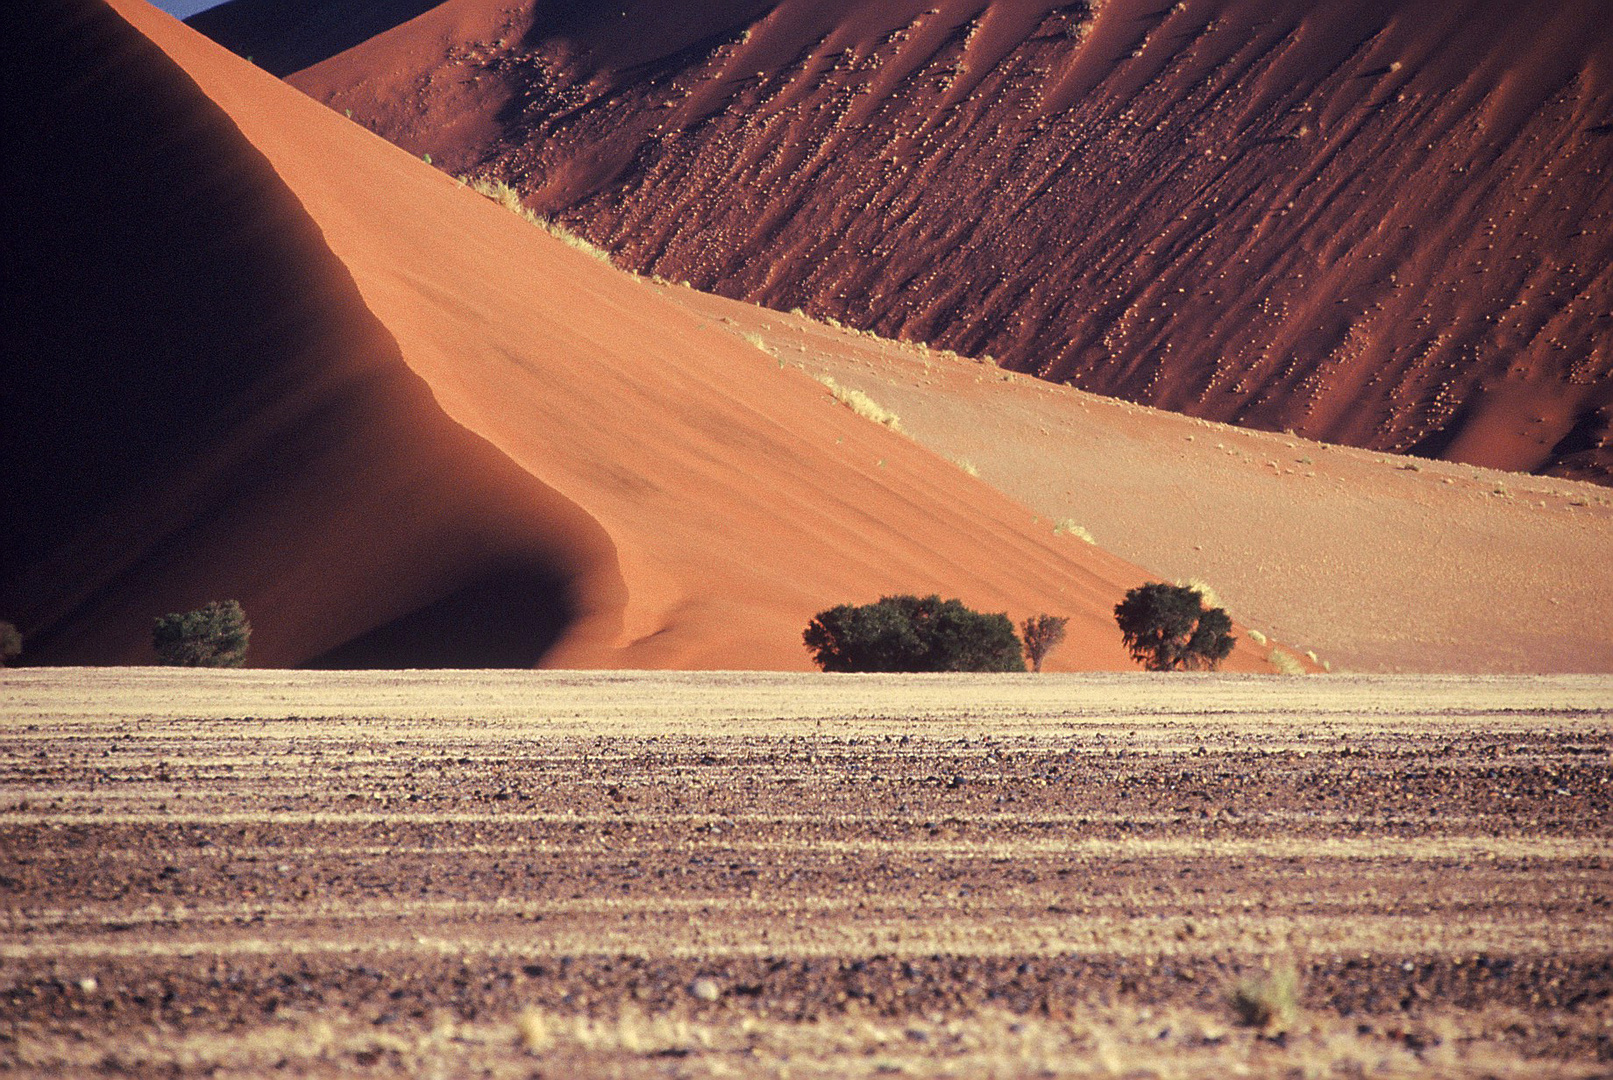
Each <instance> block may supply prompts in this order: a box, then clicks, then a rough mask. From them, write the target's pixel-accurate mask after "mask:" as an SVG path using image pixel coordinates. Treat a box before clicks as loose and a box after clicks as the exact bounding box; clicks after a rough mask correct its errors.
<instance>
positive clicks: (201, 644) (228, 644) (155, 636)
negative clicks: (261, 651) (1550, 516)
mask: <svg viewBox="0 0 1613 1080" xmlns="http://www.w3.org/2000/svg"><path fill="white" fill-rule="evenodd" d="M251 636H252V624H251V623H249V622H247V621H246V613H245V612H243V611H242V610H241V605H240V604H238V603H236V602H235V601H234V600H225V601H222V602H217V601H215V602H214V603H211V604H208V605H207V606H206V607H204V608H198V609H197V610H195V611H186V612H183V613H178V614H173V615H164V616H162V617H161V618H160V619H158V620H157V623H156V625H155V626H154V627H153V628H152V631H151V644H152V647H153V648H155V649H156V650H157V663H159V664H167V665H170V666H173V667H240V666H241V665H242V664H243V663H245V662H246V647H247V640H248V639H249V638H250V637H251Z"/></svg>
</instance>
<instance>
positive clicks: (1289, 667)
mask: <svg viewBox="0 0 1613 1080" xmlns="http://www.w3.org/2000/svg"><path fill="white" fill-rule="evenodd" d="M1266 662H1267V663H1269V664H1270V665H1271V666H1272V667H1274V668H1276V669H1277V673H1278V674H1279V675H1303V674H1305V665H1304V664H1302V663H1300V659H1299V657H1297V656H1295V655H1294V654H1293V653H1291V652H1289V651H1288V650H1287V649H1284V648H1283V647H1282V646H1280V645H1279V646H1278V647H1276V648H1274V649H1272V650H1271V655H1269V656H1267V657H1266Z"/></svg>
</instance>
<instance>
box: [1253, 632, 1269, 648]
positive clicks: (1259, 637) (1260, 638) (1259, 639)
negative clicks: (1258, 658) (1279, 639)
mask: <svg viewBox="0 0 1613 1080" xmlns="http://www.w3.org/2000/svg"><path fill="white" fill-rule="evenodd" d="M1248 634H1249V640H1250V641H1252V642H1254V643H1255V644H1256V645H1265V644H1266V643H1267V642H1268V641H1270V639H1269V638H1268V637H1266V635H1265V634H1262V633H1261V632H1260V631H1259V630H1250V631H1248Z"/></svg>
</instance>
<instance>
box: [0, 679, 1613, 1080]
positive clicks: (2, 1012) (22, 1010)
mask: <svg viewBox="0 0 1613 1080" xmlns="http://www.w3.org/2000/svg"><path fill="white" fill-rule="evenodd" d="M1610 718H1613V680H1608V679H1599V678H1563V679H1551V680H1529V679H1515V680H1484V679H1457V678H1443V679H1372V678H1343V677H1331V678H1311V679H1281V678H1263V679H1262V678H1216V677H1206V678H1200V677H1174V678H1171V677H1166V678H1154V677H1147V676H1136V677H1096V678H1077V677H1063V676H1049V677H1042V678H1035V677H1029V676H1020V677H997V676H987V677H973V676H969V677H908V678H901V677H869V678H861V677H843V678H830V677H820V676H784V675H721V674H718V675H660V674H643V675H623V674H598V675H593V674H575V673H536V674H534V673H512V674H487V673H482V674H458V673H451V674H444V673H431V674H424V673H379V674H352V675H347V674H319V675H313V674H280V673H267V672H239V673H226V674H197V673H172V672H158V671H54V672H49V671H25V672H8V673H5V675H4V676H3V681H0V1071H11V1072H17V1073H22V1074H34V1075H138V1076H170V1075H180V1076H200V1075H211V1076H233V1075H271V1074H272V1075H288V1074H289V1075H332V1076H334V1075H354V1074H357V1075H407V1076H415V1077H419V1076H445V1077H447V1076H467V1075H491V1076H501V1077H502V1076H511V1077H529V1076H544V1077H551V1078H555V1077H575V1076H753V1075H754V1076H802V1077H807V1076H825V1077H827V1076H865V1075H867V1076H872V1075H924V1076H944V1075H950V1076H960V1077H985V1076H1065V1075H1070V1076H1099V1077H1105V1076H1128V1077H1129V1076H1139V1077H1142V1076H1156V1075H1157V1076H1201V1075H1218V1076H1219V1075H1225V1076H1231V1075H1239V1074H1240V1071H1243V1074H1245V1075H1258V1076H1289V1075H1295V1076H1335V1075H1336V1076H1361V1075H1366V1076H1472V1077H1480V1076H1506V1077H1519V1078H1522V1077H1535V1076H1557V1075H1562V1076H1587V1077H1588V1076H1608V1075H1613V1006H1610V1002H1609V996H1610V994H1613V929H1610V926H1613V919H1610V915H1613V911H1610V905H1613V843H1610V838H1613V790H1610V781H1609V778H1610V775H1613V769H1610V759H1609V754H1610V751H1613V723H1610ZM1288 968H1292V969H1293V970H1294V971H1295V973H1296V974H1297V976H1298V982H1299V1001H1298V1004H1299V1006H1300V1008H1299V1010H1298V1011H1297V1013H1296V1014H1295V1015H1294V1016H1293V1017H1291V1018H1290V1019H1289V1021H1288V1022H1287V1023H1282V1022H1274V1023H1273V1024H1272V1025H1271V1027H1270V1028H1269V1029H1268V1030H1266V1031H1264V1032H1262V1031H1260V1030H1257V1029H1254V1028H1250V1027H1245V1026H1240V1025H1239V1024H1238V1023H1237V1020H1236V1017H1235V1015H1234V1013H1233V1011H1232V1010H1231V1009H1230V1008H1229V1007H1228V1005H1227V1002H1226V999H1227V996H1228V994H1229V993H1230V992H1231V991H1232V990H1233V988H1234V987H1235V986H1236V984H1237V983H1238V982H1239V981H1240V980H1241V979H1245V978H1249V977H1252V976H1257V975H1259V974H1261V973H1263V972H1264V971H1266V970H1267V969H1271V970H1274V971H1278V972H1281V971H1283V970H1285V969H1288ZM1279 1029H1284V1030H1279Z"/></svg>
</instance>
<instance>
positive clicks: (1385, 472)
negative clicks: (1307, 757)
mask: <svg viewBox="0 0 1613 1080" xmlns="http://www.w3.org/2000/svg"><path fill="white" fill-rule="evenodd" d="M664 291H665V293H666V295H667V296H669V297H670V298H672V299H674V300H676V301H677V302H679V303H681V304H683V305H684V306H686V307H688V308H689V309H690V310H693V311H698V312H701V313H703V314H704V315H706V316H707V317H708V318H710V319H712V320H713V321H715V322H716V323H717V324H718V325H720V326H723V327H725V328H727V329H728V330H729V331H730V332H732V333H735V334H737V335H739V336H740V338H741V339H742V340H745V341H748V342H751V343H752V344H755V345H757V346H759V347H761V348H763V349H765V350H767V351H768V352H770V353H771V354H772V355H774V356H777V357H778V358H779V359H780V360H782V361H784V362H786V363H788V364H791V365H796V366H799V367H800V368H801V369H802V370H804V371H806V372H808V373H810V374H812V375H813V376H814V377H817V378H825V377H827V378H828V379H830V380H832V381H833V382H834V384H835V385H838V386H842V387H846V388H849V389H852V390H856V391H859V392H861V393H863V394H865V395H866V396H867V397H868V398H869V399H870V400H871V401H873V402H874V403H875V404H877V405H878V406H880V407H881V408H883V409H885V410H888V411H889V412H890V413H892V414H893V415H895V416H896V417H897V419H898V420H899V422H900V425H901V429H902V431H904V432H905V433H907V434H908V435H909V436H910V437H912V438H913V439H914V440H916V441H917V442H919V443H921V444H922V445H924V446H926V447H928V448H929V449H931V450H933V451H935V452H936V453H938V454H940V455H941V456H942V457H945V458H947V459H948V460H950V461H952V462H953V463H955V464H957V465H958V466H959V467H960V468H962V469H965V470H967V471H970V472H971V473H973V474H975V475H978V476H979V477H980V478H981V479H982V480H985V481H987V482H988V483H990V484H991V485H992V486H993V487H996V488H998V489H999V490H1001V491H1003V492H1005V493H1007V494H1008V495H1011V496H1012V497H1013V498H1015V499H1016V500H1018V501H1019V502H1021V503H1023V504H1024V505H1025V506H1028V507H1030V508H1031V509H1032V510H1034V511H1035V512H1037V513H1038V514H1039V515H1041V516H1042V518H1043V519H1044V520H1045V521H1048V522H1051V523H1053V526H1054V527H1059V525H1060V523H1069V524H1070V525H1074V526H1078V527H1079V528H1080V529H1084V530H1085V531H1086V533H1087V534H1088V535H1089V536H1091V538H1092V539H1093V540H1094V541H1095V542H1096V543H1097V544H1099V545H1100V546H1102V547H1103V548H1104V549H1106V550H1108V551H1112V552H1114V553H1115V554H1117V555H1120V556H1121V557H1123V558H1125V559H1128V560H1130V561H1131V562H1134V563H1136V564H1138V565H1139V566H1144V567H1147V568H1148V569H1149V570H1151V571H1152V572H1153V573H1154V574H1155V575H1156V576H1158V577H1159V578H1161V579H1162V580H1167V581H1185V580H1194V581H1200V582H1204V583H1207V584H1208V585H1209V586H1211V588H1212V589H1213V590H1214V591H1215V593H1216V594H1218V595H1219V597H1220V600H1221V602H1223V603H1224V604H1225V605H1226V607H1227V609H1228V610H1229V611H1232V612H1234V613H1236V614H1237V616H1238V617H1239V618H1240V619H1241V620H1243V622H1244V623H1246V624H1247V625H1248V626H1250V627H1253V628H1255V629H1257V630H1259V631H1260V632H1262V633H1265V634H1268V635H1270V636H1271V637H1274V638H1277V639H1280V640H1283V641H1286V642H1291V643H1294V644H1296V645H1297V646H1299V647H1300V648H1302V649H1305V650H1309V651H1313V652H1315V653H1316V654H1317V655H1318V656H1319V657H1320V658H1321V659H1322V660H1324V661H1326V662H1327V663H1328V664H1329V665H1330V666H1331V667H1332V668H1333V669H1334V670H1350V671H1406V672H1416V671H1421V672H1433V671H1451V672H1456V671H1468V672H1486V671H1488V672H1507V671H1513V672H1543V671H1564V672H1566V671H1609V670H1613V621H1610V620H1609V618H1608V613H1609V612H1613V573H1610V572H1609V570H1608V568H1609V567H1613V496H1610V495H1609V494H1608V492H1607V491H1606V489H1605V488H1602V487H1599V486H1597V485H1594V484H1590V483H1586V482H1583V481H1571V480H1563V479H1558V478H1555V477H1538V476H1524V475H1519V474H1515V473H1506V472H1500V471H1497V470H1492V469H1481V468H1478V467H1475V466H1468V465H1461V464H1457V463H1454V462H1443V461H1430V460H1425V459H1414V458H1409V457H1404V456H1399V455H1389V454H1381V453H1376V452H1373V451H1368V450H1360V449H1354V448H1349V447H1340V446H1335V445H1329V444H1326V443H1318V442H1312V441H1311V440H1308V439H1301V438H1299V437H1297V436H1291V435H1286V434H1280V433H1271V432H1260V431H1251V430H1248V429H1246V428H1238V427H1234V426H1231V425H1227V424H1218V423H1214V422H1211V421H1204V420H1198V419H1194V418H1189V417H1184V416H1181V415H1179V414H1173V413H1169V412H1165V411H1162V410H1158V409H1151V408H1147V407H1145V406H1137V405H1132V404H1130V403H1126V402H1121V401H1117V400H1115V399H1113V398H1103V397H1098V396H1096V395H1091V394H1087V393H1084V392H1082V391H1080V390H1076V389H1075V388H1073V387H1068V386H1055V385H1051V384H1049V383H1047V382H1046V381H1043V380H1039V379H1031V378H1027V377H1024V376H1020V375H1016V374H1011V373H1009V372H1006V371H1001V370H998V369H996V368H994V367H992V366H991V365H989V364H985V363H982V362H980V361H978V360H972V359H970V358H967V357H960V356H958V355H957V354H955V353H947V352H942V351H936V350H931V349H928V348H925V347H922V346H913V345H907V344H902V343H897V342H891V341H887V340H884V339H880V338H876V337H874V336H872V335H869V334H867V333H861V332H857V331H852V330H850V329H849V328H845V327H837V326H830V325H828V324H826V323H822V322H818V321H815V320H812V319H808V318H806V317H804V316H800V315H786V314H782V313H779V312H774V311H769V310H768V309H766V308H758V307H756V306H754V305H750V304H745V303H741V302H738V301H733V300H727V299H724V298H722V297H718V296H713V295H710V294H707V293H701V292H697V291H694V290H691V289H683V288H667V289H665V290H664ZM1070 535H1071V537H1072V539H1073V536H1074V534H1073V533H1071V534H1070ZM1480 611H1482V615H1481V614H1479V612H1480Z"/></svg>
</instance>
